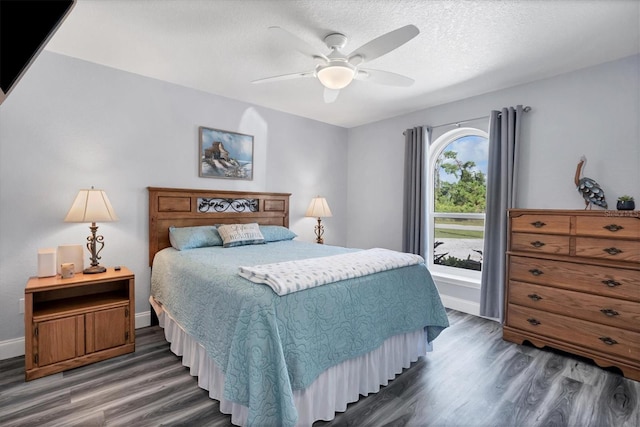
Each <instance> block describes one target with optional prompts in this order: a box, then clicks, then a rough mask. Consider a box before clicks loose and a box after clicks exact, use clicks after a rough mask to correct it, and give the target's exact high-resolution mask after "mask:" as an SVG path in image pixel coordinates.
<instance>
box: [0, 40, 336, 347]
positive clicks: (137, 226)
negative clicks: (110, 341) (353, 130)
mask: <svg viewBox="0 0 640 427" xmlns="http://www.w3.org/2000/svg"><path fill="white" fill-rule="evenodd" d="M199 126H206V127H212V128H217V129H224V130H230V131H235V132H240V133H245V134H250V135H254V137H255V138H254V148H255V152H254V160H255V165H254V175H255V176H254V179H253V181H235V180H225V179H211V178H200V177H198V160H197V159H198V127H199ZM346 156H347V131H346V129H344V128H340V127H336V126H331V125H327V124H323V123H320V122H317V121H313V120H308V119H304V118H300V117H296V116H293V115H289V114H285V113H281V112H277V111H273V110H269V109H265V108H259V107H256V106H253V105H249V104H246V103H242V102H238V101H234V100H231V99H228V98H223V97H219V96H214V95H210V94H206V93H203V92H199V91H195V90H191V89H188V88H184V87H180V86H176V85H172V84H168V83H164V82H161V81H158V80H154V79H149V78H145V77H141V76H138V75H134V74H130V73H125V72H121V71H117V70H114V69H111V68H107V67H104V66H100V65H96V64H92V63H89V62H85V61H80V60H77V59H73V58H69V57H66V56H62V55H58V54H54V53H51V52H43V53H42V54H41V55H40V56H39V57H38V59H37V60H36V61H35V63H34V64H33V65H32V67H31V68H30V69H29V71H28V72H27V73H26V75H25V76H24V77H23V79H22V80H21V81H20V84H19V85H18V86H17V87H16V88H15V90H14V91H13V92H12V93H11V94H10V95H9V97H8V98H7V99H6V100H5V101H4V103H3V104H2V105H0V325H1V326H0V347H2V343H3V342H5V344H6V342H13V343H14V344H15V345H14V347H15V348H18V347H20V346H21V345H22V344H21V341H19V340H18V341H12V340H13V339H20V338H21V337H23V336H24V321H23V316H22V315H21V314H19V311H18V300H19V298H21V297H23V293H24V286H25V284H26V281H27V279H28V277H29V276H33V275H36V273H37V250H38V248H46V247H57V246H58V245H61V244H82V245H84V243H85V241H86V240H85V239H86V237H87V236H88V235H89V228H88V225H87V224H73V223H64V222H63V219H64V217H65V215H66V213H67V210H68V209H69V208H70V207H71V202H72V201H73V199H74V198H75V196H76V194H77V192H78V190H79V189H81V188H89V187H90V186H92V185H93V186H95V187H96V188H102V189H104V190H105V191H106V192H107V194H108V196H109V198H110V200H111V203H112V204H113V207H114V209H115V211H116V213H117V214H118V216H119V217H120V220H119V221H118V222H113V223H102V224H98V226H99V230H98V231H99V233H100V234H102V235H104V239H105V248H104V250H103V251H102V253H101V255H102V261H101V264H103V265H117V264H120V265H126V266H128V267H129V268H130V269H132V270H133V271H134V273H135V274H136V311H137V312H138V314H140V313H144V312H146V311H148V310H149V306H148V302H147V299H148V297H149V276H150V269H149V267H148V262H147V258H148V251H147V247H148V245H147V238H148V237H147V236H148V224H147V207H148V199H147V191H146V187H147V186H158V187H177V188H207V189H226V190H249V191H273V192H288V193H292V197H291V206H290V212H291V222H290V226H291V228H292V230H293V231H294V232H296V233H297V234H298V235H299V236H300V239H302V240H306V241H310V242H312V241H314V239H315V236H314V234H313V226H314V224H315V220H314V219H312V218H305V217H304V212H305V210H306V208H307V206H308V204H309V202H310V201H311V198H312V197H313V196H315V195H316V194H322V195H323V196H325V197H326V198H327V200H328V202H329V204H330V207H331V210H332V211H333V214H334V217H333V218H327V219H326V220H325V221H324V222H325V224H326V234H325V241H326V242H327V243H330V244H335V245H345V244H346V221H345V220H344V218H346V215H347V207H346V187H345V185H344V183H345V182H346V179H347V171H346V167H347V161H346ZM85 254H87V257H86V258H85V263H87V264H88V252H86V253H85ZM5 353H6V352H5ZM2 354H3V352H2V348H0V357H1V356H2Z"/></svg>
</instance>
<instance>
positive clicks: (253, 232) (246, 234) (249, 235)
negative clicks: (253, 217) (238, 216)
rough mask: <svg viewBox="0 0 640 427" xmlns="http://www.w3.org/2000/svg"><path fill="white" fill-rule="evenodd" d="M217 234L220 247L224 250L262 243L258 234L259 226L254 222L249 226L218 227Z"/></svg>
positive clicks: (225, 225) (226, 225) (260, 235)
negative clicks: (220, 240)
mask: <svg viewBox="0 0 640 427" xmlns="http://www.w3.org/2000/svg"><path fill="white" fill-rule="evenodd" d="M218 233H220V237H222V247H224V248H232V247H234V246H244V245H259V244H263V243H264V236H263V235H262V233H261V232H260V226H259V225H258V223H255V222H254V223H251V224H223V225H219V226H218Z"/></svg>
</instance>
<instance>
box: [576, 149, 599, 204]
mask: <svg viewBox="0 0 640 427" xmlns="http://www.w3.org/2000/svg"><path fill="white" fill-rule="evenodd" d="M586 164H587V158H586V157H585V156H582V157H580V162H578V167H577V168H576V175H575V178H574V181H575V183H576V187H578V192H579V193H580V194H582V197H583V198H584V203H585V207H584V208H585V210H586V209H587V208H589V209H591V207H592V206H593V205H596V206H600V207H603V208H605V209H606V208H607V202H606V200H605V199H604V191H602V188H600V185H599V184H598V183H597V182H595V181H594V180H593V179H591V178H587V177H585V176H583V172H584V168H585V165H586Z"/></svg>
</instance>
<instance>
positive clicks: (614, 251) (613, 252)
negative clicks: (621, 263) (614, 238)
mask: <svg viewBox="0 0 640 427" xmlns="http://www.w3.org/2000/svg"><path fill="white" fill-rule="evenodd" d="M603 251H605V252H606V253H608V254H609V255H618V254H621V253H622V249H618V248H605V249H603Z"/></svg>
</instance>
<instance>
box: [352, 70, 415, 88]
mask: <svg viewBox="0 0 640 427" xmlns="http://www.w3.org/2000/svg"><path fill="white" fill-rule="evenodd" d="M354 79H356V80H364V81H369V82H373V83H377V84H381V85H386V86H401V87H408V86H411V85H412V84H413V83H414V82H415V80H413V79H412V78H410V77H407V76H403V75H402V74H396V73H392V72H391V71H382V70H372V69H369V68H360V69H359V70H358V73H357V74H356V75H355V77H354Z"/></svg>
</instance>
